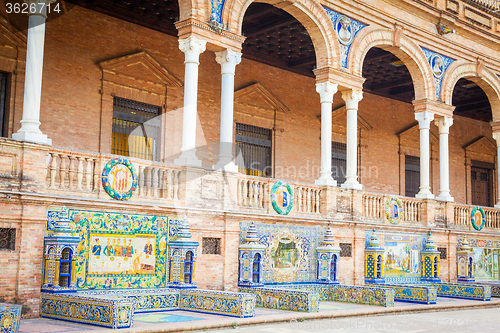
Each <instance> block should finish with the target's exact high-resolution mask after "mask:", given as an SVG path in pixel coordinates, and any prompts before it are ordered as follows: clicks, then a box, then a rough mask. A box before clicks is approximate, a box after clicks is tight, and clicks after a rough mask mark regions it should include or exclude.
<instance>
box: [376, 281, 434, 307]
mask: <svg viewBox="0 0 500 333" xmlns="http://www.w3.org/2000/svg"><path fill="white" fill-rule="evenodd" d="M383 287H384V288H391V289H393V290H394V299H395V300H396V301H404V302H413V303H423V304H436V302H437V290H436V288H434V287H427V286H407V285H404V286H397V285H387V284H384V285H383Z"/></svg>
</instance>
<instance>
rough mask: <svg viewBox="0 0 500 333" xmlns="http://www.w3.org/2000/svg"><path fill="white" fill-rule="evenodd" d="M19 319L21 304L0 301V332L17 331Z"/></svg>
mask: <svg viewBox="0 0 500 333" xmlns="http://www.w3.org/2000/svg"><path fill="white" fill-rule="evenodd" d="M20 320H21V305H14V304H5V303H0V333H17V332H18V331H19V322H20Z"/></svg>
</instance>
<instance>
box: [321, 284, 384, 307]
mask: <svg viewBox="0 0 500 333" xmlns="http://www.w3.org/2000/svg"><path fill="white" fill-rule="evenodd" d="M330 288H331V297H330V300H331V301H333V302H346V303H354V304H366V305H376V306H385V307H392V306H394V290H393V289H390V288H384V287H383V286H366V287H362V286H344V285H331V286H330Z"/></svg>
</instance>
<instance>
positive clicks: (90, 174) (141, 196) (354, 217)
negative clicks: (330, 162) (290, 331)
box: [0, 139, 500, 230]
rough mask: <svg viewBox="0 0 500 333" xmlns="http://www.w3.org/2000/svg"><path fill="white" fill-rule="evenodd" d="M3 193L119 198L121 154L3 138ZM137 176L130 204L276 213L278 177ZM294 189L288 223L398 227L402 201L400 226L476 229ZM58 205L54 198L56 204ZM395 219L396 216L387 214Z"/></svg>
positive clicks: (436, 216)
mask: <svg viewBox="0 0 500 333" xmlns="http://www.w3.org/2000/svg"><path fill="white" fill-rule="evenodd" d="M0 154H1V155H0V156H2V163H0V174H1V175H2V179H3V181H2V182H1V184H0V191H1V192H3V193H5V194H8V195H12V194H15V193H24V194H26V193H37V195H42V196H43V195H48V196H50V197H56V198H57V197H59V198H61V199H64V198H71V199H74V198H81V199H82V200H90V201H92V200H95V199H99V200H105V201H112V200H113V199H112V198H111V197H110V196H109V195H108V194H107V193H106V192H105V191H104V188H103V185H102V179H101V177H102V170H103V167H104V166H105V165H106V163H107V162H108V161H109V160H110V159H112V158H115V157H116V156H114V155H110V154H99V153H92V152H80V151H70V150H63V149H57V148H51V147H47V146H41V145H36V144H29V143H22V142H18V141H14V140H10V139H0ZM129 160H130V161H131V162H132V164H133V166H134V168H135V169H136V172H137V184H138V186H137V189H136V191H135V192H134V194H133V196H132V197H131V198H130V200H129V201H128V202H130V203H134V204H161V205H167V206H176V207H182V208H184V207H196V208H201V209H219V210H228V211H233V212H234V211H237V212H245V213H258V214H265V215H269V216H276V215H278V213H277V212H275V211H274V209H273V205H272V198H271V192H272V188H273V186H274V185H275V184H276V182H277V181H278V180H275V179H270V178H260V177H255V176H247V175H242V174H239V173H222V172H220V171H212V170H209V169H202V168H192V167H179V166H172V165H166V164H164V163H159V162H153V161H147V160H140V159H136V158H129ZM289 186H290V189H291V190H292V192H293V196H294V202H293V209H291V211H290V212H289V214H288V216H289V217H290V218H295V217H307V218H319V219H325V218H328V219H331V218H333V219H337V220H351V221H362V222H371V223H374V224H389V223H394V221H392V220H391V219H390V216H389V217H388V214H387V213H386V209H387V208H386V205H390V203H391V201H392V202H394V200H397V202H398V204H399V205H400V207H401V209H400V211H399V217H398V221H397V223H400V224H402V225H420V226H425V227H427V226H429V227H446V228H454V229H465V230H471V228H472V225H471V213H472V211H473V209H474V208H475V207H474V206H471V205H464V204H459V203H453V202H441V201H437V200H433V199H425V200H419V199H415V198H408V197H403V196H392V195H387V194H378V193H369V192H366V191H358V190H346V189H343V188H340V187H336V186H333V187H332V186H316V185H311V184H302V183H296V182H289ZM51 200H52V199H51ZM482 209H483V211H484V214H485V225H484V228H485V229H487V230H498V229H500V210H498V209H495V208H489V207H483V208H482ZM389 215H390V213H389Z"/></svg>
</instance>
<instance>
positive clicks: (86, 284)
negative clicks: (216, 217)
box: [47, 209, 169, 290]
mask: <svg viewBox="0 0 500 333" xmlns="http://www.w3.org/2000/svg"><path fill="white" fill-rule="evenodd" d="M59 214H60V212H59V211H57V210H49V211H48V212H47V217H48V219H47V232H48V233H50V232H51V230H53V229H54V225H55V222H56V221H57V219H58V218H59ZM69 218H70V221H71V222H73V223H74V225H75V227H76V233H77V235H78V236H79V237H80V242H79V244H78V246H77V252H76V257H77V259H76V265H75V271H76V280H77V287H78V289H79V290H82V289H93V290H97V289H128V288H162V287H165V286H166V272H167V261H166V249H167V241H168V232H169V227H168V224H169V219H168V217H166V216H154V215H140V214H122V213H113V212H99V211H85V210H74V209H72V210H69Z"/></svg>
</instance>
